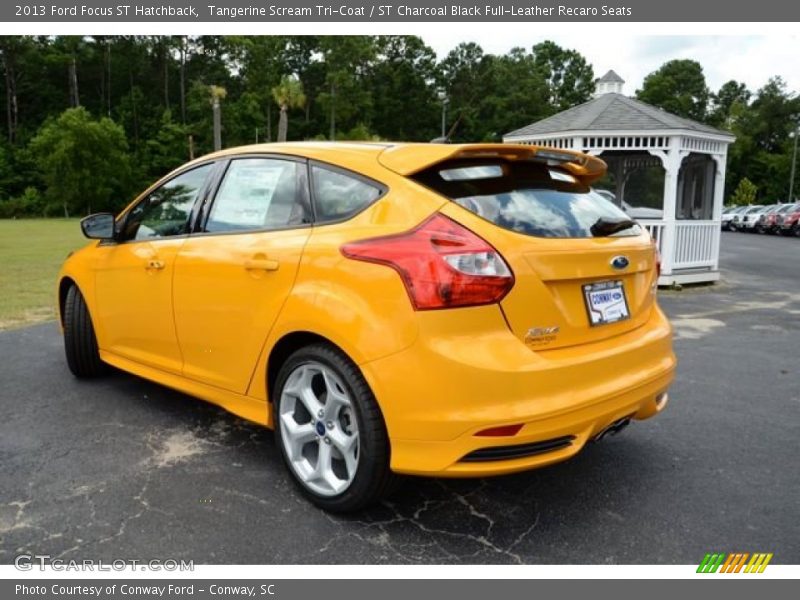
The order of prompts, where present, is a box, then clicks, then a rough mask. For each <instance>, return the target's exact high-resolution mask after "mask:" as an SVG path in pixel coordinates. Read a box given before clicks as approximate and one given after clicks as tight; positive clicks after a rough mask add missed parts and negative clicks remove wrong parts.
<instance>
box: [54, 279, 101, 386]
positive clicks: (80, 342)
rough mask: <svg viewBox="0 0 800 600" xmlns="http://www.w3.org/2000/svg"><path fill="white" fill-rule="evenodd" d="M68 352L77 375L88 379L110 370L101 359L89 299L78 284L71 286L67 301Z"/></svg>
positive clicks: (66, 339)
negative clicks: (90, 313) (88, 304)
mask: <svg viewBox="0 0 800 600" xmlns="http://www.w3.org/2000/svg"><path fill="white" fill-rule="evenodd" d="M63 317H64V351H65V353H66V355H67V365H68V366H69V370H70V371H72V374H73V375H75V377H79V378H82V379H88V378H92V377H99V376H100V375H103V374H105V373H106V372H107V370H108V366H107V365H106V364H105V363H104V362H103V361H102V360H100V353H99V352H98V349H97V337H96V336H95V333H94V326H93V325H92V318H91V316H90V315H89V309H88V308H87V307H86V301H85V300H84V299H83V295H82V294H81V292H80V290H79V289H78V287H77V286H75V285H73V286H70V288H69V290H68V291H67V297H66V300H65V302H64V315H63Z"/></svg>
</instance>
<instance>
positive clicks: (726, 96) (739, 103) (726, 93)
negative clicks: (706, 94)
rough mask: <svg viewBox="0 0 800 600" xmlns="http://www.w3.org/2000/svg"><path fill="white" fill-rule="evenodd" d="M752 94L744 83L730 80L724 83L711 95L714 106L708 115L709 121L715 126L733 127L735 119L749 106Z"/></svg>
mask: <svg viewBox="0 0 800 600" xmlns="http://www.w3.org/2000/svg"><path fill="white" fill-rule="evenodd" d="M751 95H752V94H750V91H749V90H748V89H747V85H746V84H744V83H740V82H738V81H734V80H730V81H728V82H726V83H724V84H722V87H721V88H719V91H718V92H717V93H716V94H712V96H711V100H712V107H713V108H712V109H711V112H710V113H709V115H708V121H709V123H711V124H712V125H714V126H715V127H723V128H730V127H732V125H733V122H734V120H735V119H736V118H737V117H738V116H739V115H740V114H741V112H742V110H744V109H746V108H747V105H748V103H749V102H750V96H751Z"/></svg>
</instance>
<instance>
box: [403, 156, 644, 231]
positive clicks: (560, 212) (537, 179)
mask: <svg viewBox="0 0 800 600" xmlns="http://www.w3.org/2000/svg"><path fill="white" fill-rule="evenodd" d="M477 166H480V169H477V168H476V167H477ZM454 172H455V173H457V174H458V177H453V173H454ZM470 173H474V177H470V176H469V175H470ZM414 179H416V180H417V181H418V182H420V183H422V184H424V185H425V186H427V187H429V188H432V189H433V190H434V191H437V192H439V193H440V194H442V195H444V196H446V197H448V198H450V199H451V200H453V201H454V202H456V203H457V204H459V205H460V206H463V207H464V208H466V209H467V210H469V211H472V212H473V213H475V214H477V215H478V216H480V217H482V218H484V219H486V220H487V221H491V222H492V223H494V224H495V225H498V226H500V227H503V228H504V229H510V230H512V231H517V232H519V233H524V234H527V235H533V236H538V237H559V238H581V237H592V236H597V235H614V236H630V235H639V234H640V233H641V231H642V229H641V227H640V226H638V225H636V224H632V223H631V222H630V217H628V215H626V214H625V213H624V212H623V211H622V210H621V209H620V208H618V207H617V206H616V205H614V204H613V203H612V202H610V201H609V200H608V199H607V198H605V197H603V196H602V195H600V194H598V193H596V192H593V191H592V190H591V189H590V188H588V187H586V186H584V185H582V184H581V183H580V182H579V181H578V180H577V179H576V178H575V177H573V176H572V175H571V174H570V173H569V172H567V171H566V170H564V169H560V168H558V167H557V166H550V165H547V164H544V163H536V162H519V163H517V162H503V163H494V162H491V163H486V162H484V163H474V164H471V163H470V162H469V161H457V162H452V163H448V164H445V165H437V166H436V167H434V168H432V169H428V170H426V171H423V172H422V173H419V174H417V175H415V176H414ZM625 223H629V224H630V225H629V226H624V224H625ZM615 224H617V225H622V227H615V226H614V225H615Z"/></svg>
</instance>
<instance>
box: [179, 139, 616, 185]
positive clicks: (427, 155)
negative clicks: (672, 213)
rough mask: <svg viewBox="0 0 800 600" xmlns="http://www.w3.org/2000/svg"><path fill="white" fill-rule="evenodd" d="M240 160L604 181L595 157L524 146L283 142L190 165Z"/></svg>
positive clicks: (229, 150)
mask: <svg viewBox="0 0 800 600" xmlns="http://www.w3.org/2000/svg"><path fill="white" fill-rule="evenodd" d="M243 154H286V155H290V156H299V157H302V158H308V159H312V160H319V161H322V162H327V163H330V164H333V165H336V166H340V167H343V168H346V169H352V170H355V171H358V172H366V173H369V171H370V169H375V168H376V167H383V168H385V169H389V170H390V171H394V172H395V173H398V174H400V175H404V176H408V175H412V174H414V173H417V172H419V171H422V170H424V169H426V168H428V167H430V166H432V165H434V164H437V163H440V162H443V161H445V160H450V159H458V158H482V159H486V158H498V159H505V160H517V159H526V158H532V157H534V156H537V155H538V156H539V157H540V158H544V159H547V160H550V159H551V158H552V159H553V160H556V161H558V162H559V166H561V167H563V168H565V169H567V170H568V171H569V172H570V173H571V174H572V175H574V176H575V177H577V178H578V179H581V180H582V181H583V182H584V183H587V184H589V183H591V182H592V181H595V180H597V179H599V178H600V177H602V176H603V175H604V174H605V171H606V164H605V163H604V162H603V161H602V160H600V159H599V158H597V157H594V156H590V155H587V154H583V153H582V152H576V151H574V150H562V149H556V148H549V147H543V146H534V145H527V144H525V145H523V144H496V143H489V144H440V143H414V142H402V143H401V142H286V143H273V144H253V145H249V146H238V147H235V148H227V149H225V150H220V151H219V152H214V153H212V154H207V155H205V156H202V157H200V158H198V159H196V160H194V161H192V163H190V165H191V164H194V163H199V162H203V161H208V160H215V159H220V158H226V157H231V156H239V155H243Z"/></svg>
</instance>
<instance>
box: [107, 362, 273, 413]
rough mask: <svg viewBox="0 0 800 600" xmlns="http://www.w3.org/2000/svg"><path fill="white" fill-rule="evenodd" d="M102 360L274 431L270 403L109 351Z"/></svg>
mask: <svg viewBox="0 0 800 600" xmlns="http://www.w3.org/2000/svg"><path fill="white" fill-rule="evenodd" d="M100 358H101V359H102V360H103V362H106V363H108V364H110V365H111V366H113V367H116V368H118V369H120V370H122V371H125V372H127V373H131V374H132V375H136V376H137V377H142V378H144V379H148V380H150V381H154V382H155V383H158V384H161V385H163V386H166V387H168V388H172V389H173V390H177V391H179V392H182V393H184V394H188V395H190V396H194V397H196V398H200V399H201V400H205V401H206V402H209V403H211V404H215V405H217V406H220V407H222V408H224V409H225V410H227V411H228V412H230V413H233V414H234V415H236V416H237V417H241V418H242V419H246V420H248V421H252V422H253V423H258V424H259V425H264V426H266V427H269V428H272V415H271V411H270V410H268V408H267V403H266V402H265V401H264V400H258V399H256V398H251V397H250V396H242V395H241V394H236V393H234V392H229V391H228V390H223V389H221V388H218V387H214V386H212V385H207V384H205V383H200V382H198V381H194V380H191V379H186V378H185V377H183V376H181V375H176V374H174V373H168V372H166V371H161V370H160V369H156V368H154V367H149V366H147V365H143V364H141V363H137V362H134V361H132V360H130V359H127V358H123V357H121V356H118V355H116V354H112V353H111V352H107V351H105V350H100Z"/></svg>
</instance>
